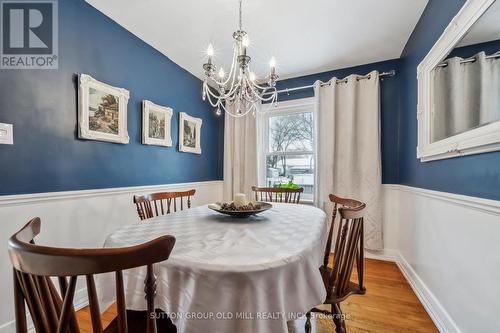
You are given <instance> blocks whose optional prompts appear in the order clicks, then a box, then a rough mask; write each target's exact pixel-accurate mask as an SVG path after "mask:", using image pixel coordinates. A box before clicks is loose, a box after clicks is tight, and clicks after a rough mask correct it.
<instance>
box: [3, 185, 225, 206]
mask: <svg viewBox="0 0 500 333" xmlns="http://www.w3.org/2000/svg"><path fill="white" fill-rule="evenodd" d="M222 184H223V181H222V180H210V181H202V182H190V183H173V184H163V185H144V186H130V187H110V188H102V189H91V190H76V191H61V192H43V193H30V194H16V195H0V207H2V206H12V205H22V204H30V203H35V202H47V201H58V200H68V199H78V198H86V197H100V196H112V195H117V194H128V193H130V194H132V193H133V194H139V193H143V192H154V191H169V190H177V189H184V188H189V189H191V188H198V187H207V186H222Z"/></svg>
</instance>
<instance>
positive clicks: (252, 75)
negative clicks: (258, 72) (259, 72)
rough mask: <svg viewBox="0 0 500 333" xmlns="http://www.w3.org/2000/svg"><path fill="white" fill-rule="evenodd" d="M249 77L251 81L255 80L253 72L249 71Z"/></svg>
mask: <svg viewBox="0 0 500 333" xmlns="http://www.w3.org/2000/svg"><path fill="white" fill-rule="evenodd" d="M249 77H250V81H251V82H254V81H255V74H254V72H250V74H249Z"/></svg>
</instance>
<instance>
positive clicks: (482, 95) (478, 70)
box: [431, 1, 500, 142]
mask: <svg viewBox="0 0 500 333" xmlns="http://www.w3.org/2000/svg"><path fill="white" fill-rule="evenodd" d="M433 71H434V73H433V77H434V82H433V92H432V95H433V97H434V98H433V99H434V109H433V117H432V123H431V140H432V142H435V141H439V140H442V139H445V138H448V137H450V136H453V135H457V134H459V133H463V132H466V131H468V130H471V129H474V128H477V127H480V126H484V125H487V124H490V123H493V122H496V121H500V1H496V2H495V3H493V4H492V5H491V6H490V7H489V8H488V10H487V11H486V12H485V13H484V14H483V15H482V16H481V17H480V18H479V20H477V21H476V22H475V23H474V24H473V25H472V27H471V28H470V30H469V31H468V32H467V34H466V35H465V36H464V37H463V38H462V39H461V40H460V42H458V44H457V45H456V46H455V47H454V48H453V50H452V51H451V52H450V53H449V54H448V56H447V57H446V59H445V60H443V61H442V62H440V63H439V64H438V65H437V66H436V67H435V68H434V70H433Z"/></svg>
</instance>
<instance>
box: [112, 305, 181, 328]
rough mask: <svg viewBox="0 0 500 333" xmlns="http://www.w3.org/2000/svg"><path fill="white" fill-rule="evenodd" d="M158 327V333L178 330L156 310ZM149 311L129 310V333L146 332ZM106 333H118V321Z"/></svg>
mask: <svg viewBox="0 0 500 333" xmlns="http://www.w3.org/2000/svg"><path fill="white" fill-rule="evenodd" d="M156 315H157V316H156V318H157V319H156V327H157V332H158V333H177V328H176V327H175V325H174V324H173V323H172V321H171V320H170V318H168V316H167V315H166V314H165V313H164V312H162V311H160V310H158V309H157V310H156ZM147 316H148V314H147V311H133V310H127V325H128V332H129V333H143V332H146V319H147ZM104 332H105V333H115V332H118V319H117V318H115V319H113V321H112V322H111V323H110V324H109V325H108V327H106V329H105V330H104Z"/></svg>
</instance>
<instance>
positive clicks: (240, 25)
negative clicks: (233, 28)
mask: <svg viewBox="0 0 500 333" xmlns="http://www.w3.org/2000/svg"><path fill="white" fill-rule="evenodd" d="M242 2H243V0H240V23H239V27H240V30H242V27H243V19H242V17H243V10H242V9H241V7H242Z"/></svg>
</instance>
